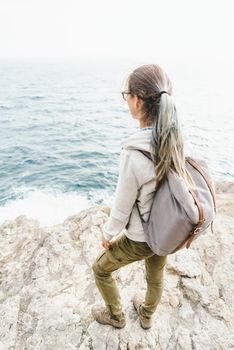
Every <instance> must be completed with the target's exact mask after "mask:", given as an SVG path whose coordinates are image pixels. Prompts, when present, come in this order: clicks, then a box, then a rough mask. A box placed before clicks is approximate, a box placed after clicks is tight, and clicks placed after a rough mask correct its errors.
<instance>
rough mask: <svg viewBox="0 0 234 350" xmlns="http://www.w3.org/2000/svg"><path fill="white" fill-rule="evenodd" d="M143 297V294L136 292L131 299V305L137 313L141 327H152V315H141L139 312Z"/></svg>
mask: <svg viewBox="0 0 234 350" xmlns="http://www.w3.org/2000/svg"><path fill="white" fill-rule="evenodd" d="M144 299H145V298H144V297H143V295H141V294H140V293H137V294H135V296H134V297H133V299H132V301H133V305H134V307H135V309H136V311H137V313H138V316H139V319H140V324H141V327H142V328H144V329H148V328H150V327H152V317H149V316H143V315H142V314H141V305H142V304H143V302H144Z"/></svg>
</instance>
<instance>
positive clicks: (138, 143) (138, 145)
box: [121, 128, 152, 152]
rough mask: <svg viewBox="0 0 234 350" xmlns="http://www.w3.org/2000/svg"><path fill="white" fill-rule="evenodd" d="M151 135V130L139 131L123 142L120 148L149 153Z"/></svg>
mask: <svg viewBox="0 0 234 350" xmlns="http://www.w3.org/2000/svg"><path fill="white" fill-rule="evenodd" d="M151 134H152V129H144V128H143V129H140V130H138V131H136V132H135V133H133V134H131V135H130V136H128V137H127V138H126V139H125V140H123V141H122V142H121V147H122V148H125V149H141V150H143V151H148V152H149V151H150V139H151Z"/></svg>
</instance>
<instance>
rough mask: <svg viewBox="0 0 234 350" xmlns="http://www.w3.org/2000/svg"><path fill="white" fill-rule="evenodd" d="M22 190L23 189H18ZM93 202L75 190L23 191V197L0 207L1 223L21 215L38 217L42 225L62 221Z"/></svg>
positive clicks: (32, 217) (30, 217) (31, 217)
mask: <svg viewBox="0 0 234 350" xmlns="http://www.w3.org/2000/svg"><path fill="white" fill-rule="evenodd" d="M18 192H22V189H20V190H19V189H18ZM90 206H91V203H90V202H89V201H88V199H87V198H86V197H85V196H82V195H80V194H77V193H75V192H70V193H69V192H66V193H59V192H55V191H54V192H50V191H45V190H39V189H27V190H24V191H23V198H18V199H15V200H13V201H8V202H6V204H5V205H4V206H2V207H0V224H2V223H3V222H4V221H5V220H14V219H15V218H16V217H17V216H19V215H26V216H27V217H28V218H29V219H36V220H38V221H39V222H40V224H41V225H42V226H51V225H55V224H60V223H62V222H63V221H64V220H65V219H66V218H67V217H68V216H70V215H75V214H77V213H79V212H80V211H81V210H83V209H87V208H89V207H90Z"/></svg>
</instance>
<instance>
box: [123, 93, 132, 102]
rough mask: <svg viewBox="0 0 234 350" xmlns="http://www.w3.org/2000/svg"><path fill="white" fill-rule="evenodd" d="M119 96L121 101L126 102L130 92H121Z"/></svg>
mask: <svg viewBox="0 0 234 350" xmlns="http://www.w3.org/2000/svg"><path fill="white" fill-rule="evenodd" d="M121 94H122V96H123V99H124V100H125V101H127V95H131V92H128V91H121Z"/></svg>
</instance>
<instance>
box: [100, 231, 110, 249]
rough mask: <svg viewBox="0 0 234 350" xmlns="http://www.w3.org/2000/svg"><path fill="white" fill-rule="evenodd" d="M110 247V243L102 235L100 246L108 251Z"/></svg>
mask: <svg viewBox="0 0 234 350" xmlns="http://www.w3.org/2000/svg"><path fill="white" fill-rule="evenodd" d="M110 245H111V243H110V241H107V240H106V239H105V238H104V236H103V234H102V246H103V248H105V249H109V247H110Z"/></svg>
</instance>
